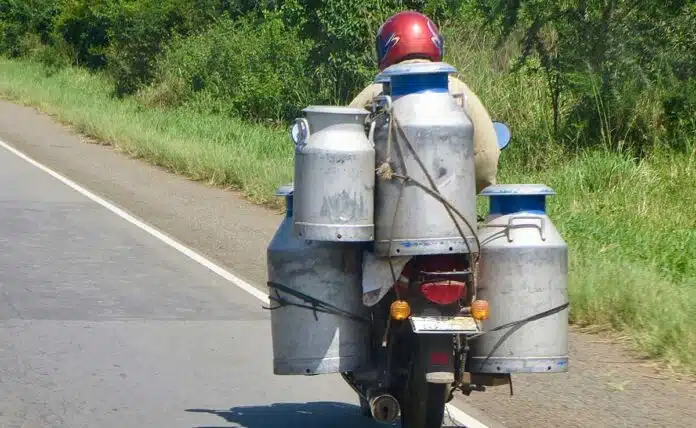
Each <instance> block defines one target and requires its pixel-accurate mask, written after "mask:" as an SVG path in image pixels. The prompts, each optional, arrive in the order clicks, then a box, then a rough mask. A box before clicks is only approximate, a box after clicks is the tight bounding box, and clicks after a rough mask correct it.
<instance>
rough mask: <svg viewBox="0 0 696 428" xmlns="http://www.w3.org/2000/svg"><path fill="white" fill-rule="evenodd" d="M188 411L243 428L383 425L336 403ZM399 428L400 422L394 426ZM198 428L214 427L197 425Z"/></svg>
mask: <svg viewBox="0 0 696 428" xmlns="http://www.w3.org/2000/svg"><path fill="white" fill-rule="evenodd" d="M186 411H187V412H194V413H208V414H213V415H217V416H220V417H221V418H223V419H225V420H226V421H227V422H232V423H235V424H238V426H239V427H244V428H329V427H331V428H356V427H360V428H378V427H379V428H384V427H385V426H388V425H384V424H379V423H377V422H375V421H373V420H371V419H369V418H366V417H365V416H362V415H361V413H360V407H358V406H354V405H350V404H345V403H335V402H313V403H276V404H271V405H268V406H248V407H233V408H231V409H229V410H211V409H188V410H186ZM393 426H394V427H396V428H398V427H399V426H400V424H398V423H396V424H394V425H393ZM197 428H214V427H212V426H210V427H207V426H206V427H203V426H201V427H197Z"/></svg>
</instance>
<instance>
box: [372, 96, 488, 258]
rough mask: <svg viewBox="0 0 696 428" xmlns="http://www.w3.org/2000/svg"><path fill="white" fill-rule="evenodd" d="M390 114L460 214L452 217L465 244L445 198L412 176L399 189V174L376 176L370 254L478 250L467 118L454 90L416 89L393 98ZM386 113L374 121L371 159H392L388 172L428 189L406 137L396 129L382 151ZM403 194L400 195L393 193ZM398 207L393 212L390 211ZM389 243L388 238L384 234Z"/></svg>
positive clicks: (381, 160)
mask: <svg viewBox="0 0 696 428" xmlns="http://www.w3.org/2000/svg"><path fill="white" fill-rule="evenodd" d="M391 108H392V109H393V110H392V111H393V114H394V115H395V116H396V118H397V120H398V122H399V124H400V126H401V128H402V129H403V131H404V133H405V134H406V136H407V138H408V140H409V141H410V143H411V144H412V146H413V150H414V151H415V152H416V153H417V154H418V156H419V157H420V160H421V161H422V164H423V165H424V167H425V169H426V170H427V171H428V173H429V174H430V176H431V178H432V179H433V180H434V182H435V185H436V186H437V190H438V191H439V192H440V194H441V195H442V196H443V197H444V198H445V199H446V200H448V201H449V202H450V203H452V204H453V205H454V207H456V208H457V210H459V212H461V213H462V215H463V216H464V217H465V219H466V221H467V222H468V223H469V224H470V225H471V227H472V228H474V231H472V230H471V229H470V228H469V227H468V226H466V223H465V222H464V221H462V219H461V218H457V222H459V224H460V226H461V228H462V230H463V231H464V233H465V235H466V237H467V240H468V241H469V242H468V243H469V246H467V243H466V242H465V240H464V239H463V238H462V236H461V234H460V233H459V231H458V230H457V227H456V225H455V223H454V221H453V219H452V218H451V217H450V215H449V214H448V213H447V211H446V209H445V207H444V205H443V203H442V202H441V201H439V200H438V199H436V198H435V197H433V196H432V195H430V194H428V193H427V192H426V191H425V190H423V189H422V188H420V187H418V186H417V185H416V184H414V183H412V182H411V183H407V184H406V185H405V187H404V189H403V194H401V181H400V180H380V179H377V181H376V183H375V194H376V199H375V253H376V254H377V255H378V256H381V257H382V256H387V255H392V256H407V255H426V254H448V253H467V252H469V248H471V250H472V251H476V250H477V248H476V244H475V239H474V234H475V228H476V184H475V174H474V142H473V135H474V134H473V124H472V122H471V120H470V119H469V117H468V116H467V115H466V113H465V112H464V110H463V109H462V108H461V107H460V106H459V105H458V104H457V102H456V100H455V99H454V97H453V96H452V95H451V94H449V93H447V92H445V93H441V92H424V93H414V94H409V95H405V96H401V97H396V98H394V99H393V102H392V107H391ZM389 120H390V119H389V118H388V116H386V115H382V116H380V117H379V118H378V119H377V120H376V129H375V137H374V139H375V151H376V159H377V164H378V165H379V164H381V163H382V162H384V161H385V160H386V159H388V158H389V159H391V165H392V168H393V170H394V172H395V173H396V174H398V175H400V176H409V177H412V178H414V179H416V180H417V181H418V182H420V183H422V184H424V185H425V186H427V187H428V188H431V186H430V184H429V180H428V177H427V176H426V174H425V173H424V172H423V170H422V169H421V167H420V165H419V163H418V161H417V159H416V157H415V156H414V154H413V152H411V151H410V150H409V149H408V144H407V142H406V139H405V138H403V136H402V134H401V133H399V132H396V131H394V133H393V135H392V147H391V151H389V150H388V145H389V143H388V122H389ZM400 198H401V200H400V201H399V199H400ZM395 211H396V214H395ZM390 240H391V241H393V243H392V244H391V246H390V244H389V241H390Z"/></svg>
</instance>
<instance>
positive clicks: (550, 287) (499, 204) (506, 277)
mask: <svg viewBox="0 0 696 428" xmlns="http://www.w3.org/2000/svg"><path fill="white" fill-rule="evenodd" d="M553 194H554V192H553V190H552V189H550V188H549V187H547V186H544V185H534V184H508V185H494V186H489V187H487V188H485V189H484V190H483V191H482V192H481V195H483V196H490V210H489V211H490V213H489V216H488V218H487V220H486V222H485V224H483V225H482V226H481V228H480V231H479V238H480V239H481V247H482V250H481V260H480V264H479V281H478V286H479V291H478V296H477V298H479V299H483V300H487V301H488V303H489V305H490V317H489V318H488V319H487V320H485V321H483V329H484V331H486V330H491V329H493V328H496V327H498V326H503V325H507V324H509V323H515V322H517V321H523V320H525V319H528V318H529V317H533V316H535V315H546V316H542V317H540V319H536V320H532V321H529V322H526V323H523V324H521V327H520V328H519V329H518V330H516V331H514V332H512V334H510V335H509V336H508V337H507V338H506V337H505V335H506V334H509V333H510V332H511V331H512V329H513V327H514V325H513V326H509V327H507V328H503V329H501V330H498V331H492V332H488V333H486V334H484V335H483V336H481V337H479V338H477V339H475V340H473V341H472V342H471V343H470V346H471V351H470V365H469V370H471V372H475V373H525V372H526V373H555V372H565V371H567V370H568V308H567V304H568V246H567V245H566V243H565V241H564V240H563V238H562V237H561V234H560V233H559V232H558V230H557V229H556V227H555V226H554V224H553V222H552V221H551V219H550V218H549V216H548V215H547V214H546V208H545V198H546V197H547V196H548V195H553Z"/></svg>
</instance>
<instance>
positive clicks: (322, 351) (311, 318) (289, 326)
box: [267, 189, 369, 375]
mask: <svg viewBox="0 0 696 428" xmlns="http://www.w3.org/2000/svg"><path fill="white" fill-rule="evenodd" d="M285 192H286V194H287V195H286V198H287V204H288V207H289V209H288V212H287V215H286V217H285V218H284V219H283V222H282V223H281V224H280V227H279V228H278V230H277V231H276V234H275V236H274V237H273V240H272V241H271V243H270V245H269V247H268V253H267V260H268V278H269V281H271V282H274V283H279V284H283V285H285V286H287V287H288V288H290V289H292V290H293V291H295V292H300V293H303V294H305V295H308V296H311V297H314V298H316V299H318V300H321V301H324V302H326V303H329V304H332V305H334V306H336V307H338V308H340V309H342V310H345V311H347V312H349V313H352V314H355V315H358V316H366V315H367V308H366V307H365V306H364V305H363V304H362V301H361V293H360V280H361V254H362V250H361V248H360V247H359V245H358V244H354V243H332V242H320V241H307V240H304V239H301V238H299V237H297V236H296V235H295V234H294V233H293V231H292V221H293V210H292V206H293V197H292V192H291V191H289V190H288V189H286V190H285ZM276 292H277V290H273V289H272V290H270V293H269V294H270V296H271V297H275V296H280V297H281V298H283V299H285V300H287V301H289V302H292V303H295V304H303V305H307V302H305V301H303V300H302V299H299V298H298V297H295V296H292V295H289V294H287V293H284V292H282V291H280V292H278V294H276ZM271 306H272V307H276V308H275V309H273V310H271V332H272V342H273V372H274V373H275V374H277V375H309V374H323V373H338V372H343V371H351V370H357V369H359V368H361V367H363V365H364V364H365V363H366V361H367V358H368V340H369V329H368V328H367V327H366V326H365V325H364V324H361V323H359V322H357V321H356V320H353V319H350V318H347V317H344V316H341V315H335V314H329V313H325V312H320V311H317V312H314V311H312V310H311V309H307V308H303V307H298V306H292V305H278V304H277V303H275V302H272V303H271Z"/></svg>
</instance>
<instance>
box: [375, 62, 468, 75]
mask: <svg viewBox="0 0 696 428" xmlns="http://www.w3.org/2000/svg"><path fill="white" fill-rule="evenodd" d="M456 72H457V69H456V68H455V67H454V66H452V65H450V64H447V63H446V62H430V61H428V62H405V63H399V64H394V65H390V66H389V67H387V68H386V69H384V71H382V72H381V73H380V74H378V75H377V76H382V77H381V78H382V79H385V78H387V79H388V78H391V77H392V76H404V75H415V74H442V73H446V74H451V73H456Z"/></svg>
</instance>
